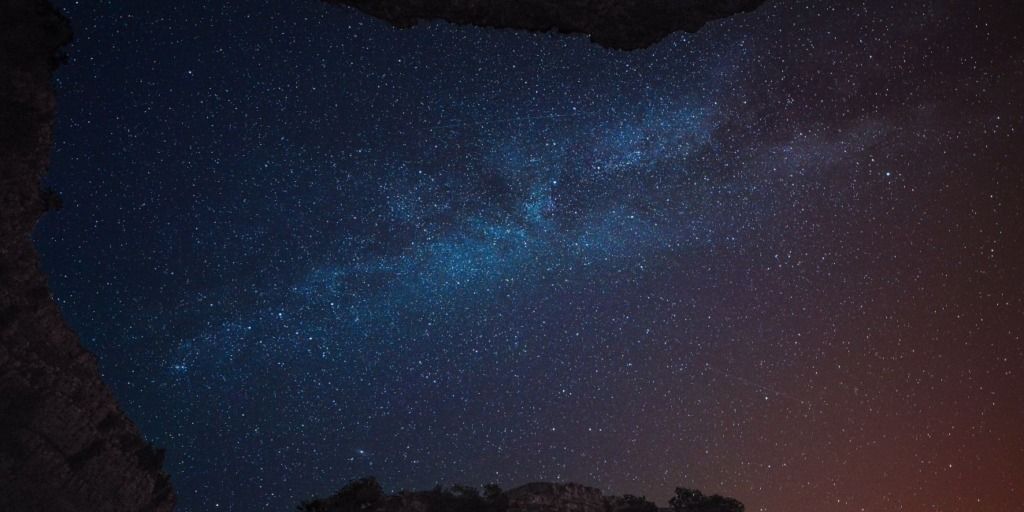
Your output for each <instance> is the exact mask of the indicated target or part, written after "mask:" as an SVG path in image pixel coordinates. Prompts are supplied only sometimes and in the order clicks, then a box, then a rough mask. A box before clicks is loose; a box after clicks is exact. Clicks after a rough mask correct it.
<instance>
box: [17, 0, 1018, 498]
mask: <svg viewBox="0 0 1024 512" xmlns="http://www.w3.org/2000/svg"><path fill="white" fill-rule="evenodd" d="M58 3H59V4H62V7H63V8H64V9H65V10H66V12H67V13H68V14H69V16H70V17H71V19H72V20H73V22H74V25H75V30H76V42H75V44H74V45H73V46H72V47H71V49H70V54H71V62H70V64H69V65H68V66H66V67H65V68H62V70H61V71H60V73H59V74H58V91H59V93H60V102H61V103H60V118H59V123H58V133H57V136H58V139H57V149H56V154H55V156H54V164H53V166H52V170H51V177H50V180H49V181H50V184H51V185H52V186H53V187H54V188H55V189H56V190H58V191H59V192H60V193H61V194H62V196H63V198H64V200H65V203H66V206H65V208H64V210H63V211H62V212H60V213H57V214H54V215H50V216H49V217H47V218H46V220H45V221H44V222H43V223H42V225H41V226H40V228H39V229H38V230H37V233H36V238H37V240H38V243H39V245H40V248H41V251H42V253H43V256H44V258H45V262H46V267H47V270H48V271H49V273H50V275H51V279H52V284H53V289H54V293H55V296H56V298H57V299H58V301H59V302H60V303H61V304H62V307H63V310H64V312H65V314H66V316H67V317H68V318H69V320H70V321H71V323H72V325H73V326H74V327H75V328H76V330H77V331H78V332H79V333H80V334H81V336H82V338H83V341H84V342H85V344H86V346H87V347H89V348H90V349H91V350H92V351H94V352H95V353H96V354H97V357H98V358H99V361H100V363H101V366H102V368H103V370H104V374H105V378H106V380H107V381H108V382H109V383H110V385H111V386H112V387H113V388H114V389H115V391H116V393H117V395H118V397H119V399H120V400H121V401H122V403H123V405H124V407H125V409H126V411H127V412H128V414H129V415H130V416H131V417H132V418H133V419H134V420H135V421H136V422H137V423H138V424H139V426H140V428H141V430H142V431H143V433H144V434H145V436H146V437H147V439H148V440H150V441H151V442H153V443H155V444H156V445H158V446H161V447H164V448H166V449H167V465H168V469H169V471H170V473H171V475H172V481H173V483H174V485H175V486H176V489H177V492H178V494H179V501H180V507H179V508H180V510H188V511H191V510H197V511H198V510H213V509H214V508H215V507H219V508H220V509H227V510H264V509H266V510H285V509H289V508H291V507H292V506H294V504H296V503H297V502H298V501H299V500H302V499H306V498H308V497H310V496H312V495H314V494H324V493H328V492H330V491H332V490H334V489H336V488H337V487H340V486H341V485H342V484H344V483H345V481H347V480H348V479H350V478H355V477H359V476H363V475H368V474H373V475H376V476H377V477H378V478H379V479H380V480H381V481H382V482H384V483H385V485H386V486H388V487H391V488H395V489H397V488H423V487H428V486H433V485H434V484H435V483H453V482H462V483H468V484H482V483H487V482H498V483H500V484H502V485H505V486H513V485H518V484H520V483H523V482H526V481H534V480H565V481H577V482H582V483H586V484H591V485H596V486H599V487H601V488H603V489H605V490H606V491H608V492H616V493H623V492H628V493H634V494H646V495H647V496H648V497H649V498H651V499H655V500H658V501H663V500H664V499H665V498H666V497H667V496H668V494H669V493H670V492H671V489H672V487H674V486H676V485H689V486H694V487H699V488H702V489H704V490H706V491H711V492H721V493H724V494H728V495H733V496H736V497H738V498H740V499H742V500H743V501H744V502H746V503H747V505H748V509H749V510H766V511H779V512H781V511H787V510H832V511H837V512H842V511H859V510H907V511H929V510H965V509H967V508H974V507H976V506H977V507H980V508H978V509H979V510H980V509H985V510H1008V509H1010V508H1012V507H1013V506H1015V504H1016V503H1019V502H1020V500H1021V499H1022V498H1024V495H1022V492H1024V489H1021V488H1020V482H1021V481H1022V479H1024V442H1021V439H1020V431H1019V425H1020V424H1021V422H1022V421H1024V396H1022V394H1021V392H1020V390H1021V389H1024V381H1022V373H1024V372H1022V371H1021V369H1020V368H1021V367H1022V366H1024V348H1022V346H1024V344H1022V340H1021V333H1022V330H1024V319H1022V317H1024V313H1022V312H1024V302H1022V293H1021V290H1020V285H1019V283H1020V282H1024V281H1022V279H1024V268H1022V264H1021V263H1020V262H1021V261H1024V242H1022V239H1021V232H1022V222H1021V221H1022V214H1024V211H1022V207H1021V204H1022V203H1024V201H1022V200H1024V193H1022V192H1024V179H1022V177H1021V172H1020V171H1021V169H1022V163H1024V149H1022V147H1024V146H1022V145H1021V144H1020V133H1019V131H1020V123H1021V118H1022V117H1021V116H1022V112H1024V109H1022V104H1021V102H1020V100H1019V99H1018V98H1019V97H1021V96H1024V91H1022V90H1021V84H1022V83H1024V82H1022V79H1024V76H1022V74H1024V73H1022V71H1024V65H1022V62H1024V60H1022V57H1024V52H1022V51H1021V48H1024V44H1021V43H1022V41H1020V39H1019V38H1017V37H1016V36H1014V35H1013V33H1014V27H1016V26H1017V21H1015V20H1018V21H1019V20H1020V19H1021V16H1020V13H1019V12H1008V11H1006V10H1005V8H1003V9H1004V10H997V9H996V8H995V7H986V6H984V5H982V4H972V5H970V6H966V5H960V6H956V5H954V4H955V3H954V2H949V3H944V2H930V3H928V5H926V6H917V7H913V6H910V7H898V8H897V7H893V6H891V5H889V3H888V2H881V1H879V2H866V3H863V4H862V3H859V2H851V3H844V4H843V6H842V7H837V6H836V5H835V3H833V2H809V1H808V2H769V3H768V5H765V6H763V7H762V8H761V9H759V10H757V11H755V12H754V13H752V14H747V15H740V16H736V17H733V18H729V19H727V20H722V21H718V22H715V23H712V24H710V25H708V26H707V27H705V29H703V30H702V31H701V32H699V33H698V34H694V35H675V36H672V37H670V38H668V39H667V40H666V41H665V42H663V43H662V44H659V45H657V46H656V47H654V48H652V49H648V50H641V51H636V52H630V53H624V52H617V51H612V50H607V49H603V48H600V47H597V46H595V45H592V44H589V43H588V42H586V40H585V39H582V38H578V37H565V36H558V35H553V34H527V33H519V32H510V31H497V30H482V29H475V28H470V27H454V26H451V25H446V24H443V23H436V24H425V25H422V26H419V27H417V28H415V29H410V30H395V29H393V28H391V27H389V26H387V25H385V24H384V23H381V22H378V21H376V20H373V19H371V18H367V17H365V16H363V15H361V14H359V13H357V12H355V11H352V10H349V9H347V8H331V7H328V6H323V5H320V4H319V3H318V2H315V1H312V0H309V1H303V2H291V3H280V2H263V1H259V2H227V3H225V5H217V6H215V7H212V6H203V5H200V4H201V3H200V2H195V4H196V5H186V4H182V3H174V5H166V4H167V3H166V2H150V1H145V2H132V3H131V5H130V6H124V5H120V4H116V3H107V2H102V3H96V4H90V5H80V4H78V3H77V2H70V1H62V2H58ZM965 42H966V43H965ZM978 503H981V504H982V505H978ZM901 507H902V508H901Z"/></svg>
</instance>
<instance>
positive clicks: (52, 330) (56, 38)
mask: <svg viewBox="0 0 1024 512" xmlns="http://www.w3.org/2000/svg"><path fill="white" fill-rule="evenodd" d="M70 39H71V31H70V29H69V27H68V23H67V22H66V20H65V19H64V18H63V17H62V16H61V15H60V14H59V13H57V11H55V10H54V9H53V8H52V7H51V6H50V5H49V3H48V2H46V1H45V0H0V510H3V511H11V512H16V511H37V510H45V511H48V512H54V511H58V512H59V511H129V510H130V511H169V510H171V509H172V508H173V503H174V495H173V493H172V491H171V486H170V483H169V480H168V477H167V475H166V474H165V473H164V472H163V471H162V469H161V461H162V458H163V456H162V453H161V452H160V451H158V450H156V449H154V448H153V447H152V446H150V445H148V444H146V442H144V441H143V439H142V437H141V436H140V435H139V432H138V430H137V429H136V428H135V425H133V424H132V423H131V421H129V420H128V419H127V418H126V417H125V415H124V413H122V412H121V410H120V409H119V408H118V405H117V402H116V401H115V400H114V397H113V395H112V394H111V392H110V390H109V389H108V388H107V387H106V385H104V384H103V382H102V381H101V380H100V372H99V369H98V367H97V365H96V361H95V359H94V358H93V356H92V355H91V354H89V353H88V352H87V351H86V350H85V349H83V348H82V346H81V344H80V343H79V340H78V338H77V336H76V335H75V334H74V333H73V332H72V331H71V329H70V328H69V327H68V325H67V324H66V323H65V321H64V320H63V319H62V318H61V315H60V311H59V310H58V308H57V305H56V304H55V303H54V301H53V299H52V298H51V296H50V292H49V289H48V288H47V282H46V278H45V276H44V275H43V273H42V272H41V270H40V267H39V260H38V257H37V254H36V252H35V249H34V248H33V247H32V241H31V239H30V233H31V231H32V229H33V227H34V226H35V224H36V221H38V219H39V217H40V216H41V215H42V214H43V213H45V212H46V211H47V210H50V209H54V208H57V207H59V206H60V201H59V199H58V198H57V197H56V195H55V194H53V193H51V192H49V191H47V190H46V189H44V188H43V187H42V184H41V179H42V176H43V174H44V173H45V172H46V168H47V166H48V164H49V155H50V150H51V149H52V145H53V144H52V134H53V117H54V108H55V106H54V93H53V88H52V84H51V79H52V74H53V71H54V70H55V69H56V67H57V65H58V64H59V62H60V59H59V55H60V49H61V47H63V46H64V45H65V44H67V43H68V41H69V40H70Z"/></svg>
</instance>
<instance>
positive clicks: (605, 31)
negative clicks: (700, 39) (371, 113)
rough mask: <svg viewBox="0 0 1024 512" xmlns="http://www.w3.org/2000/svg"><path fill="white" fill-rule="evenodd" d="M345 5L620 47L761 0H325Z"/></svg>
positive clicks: (690, 27) (404, 18)
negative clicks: (585, 37) (563, 35)
mask: <svg viewBox="0 0 1024 512" xmlns="http://www.w3.org/2000/svg"><path fill="white" fill-rule="evenodd" d="M325 1H326V2H328V3H332V4H348V5H351V6H354V7H356V8H358V9H360V10H362V11H364V12H366V13H368V14H370V15H372V16H376V17H378V18H381V19H383V20H386V21H388V22H390V23H392V24H393V25H395V26H399V27H409V26H412V25H415V24H416V23H417V22H418V21H420V20H445V21H450V22H452V23H459V24H467V25H477V26H481V27H495V28H515V29H524V30H532V31H550V30H557V31H559V32H563V33H572V34H586V35H588V36H590V39H591V40H592V41H594V42H595V43H597V44H600V45H602V46H606V47H609V48H616V49H620V50H634V49H637V48H645V47H647V46H650V45H652V44H654V43H656V42H658V41H660V40H661V39H663V38H664V37H665V36H667V35H669V34H671V33H673V32H676V31H679V30H683V31H686V32H696V31H697V30H698V29H700V28H701V27H702V26H704V24H705V23H707V22H709V21H712V20H716V19H719V18H724V17H727V16H731V15H733V14H736V13H739V12H745V11H751V10H753V9H755V8H756V7H757V6H759V5H761V4H762V3H763V2H764V0H519V1H515V2H510V1H508V0H325Z"/></svg>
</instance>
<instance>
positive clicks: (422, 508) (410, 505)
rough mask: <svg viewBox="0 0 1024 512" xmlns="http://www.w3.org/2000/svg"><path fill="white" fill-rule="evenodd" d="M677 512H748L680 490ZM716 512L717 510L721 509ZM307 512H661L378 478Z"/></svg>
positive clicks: (566, 492)
mask: <svg viewBox="0 0 1024 512" xmlns="http://www.w3.org/2000/svg"><path fill="white" fill-rule="evenodd" d="M671 504H672V506H673V508H672V509H671V510H673V511H674V512H743V504H742V503H740V502H738V501H736V500H734V499H732V498H725V497H722V496H719V495H717V494H716V495H714V496H710V497H708V496H704V495H703V494H702V493H701V492H700V491H694V490H690V489H685V488H678V489H676V496H675V497H673V498H672V501H671ZM716 507H717V508H716ZM298 510H300V511H302V512H356V511H365V512H657V511H659V510H670V509H659V508H658V507H657V506H656V505H655V504H654V503H652V502H650V501H647V498H645V497H642V496H631V495H628V494H627V495H625V496H605V495H603V494H602V493H601V490H600V489H597V488H594V487H587V486H585V485H580V484H574V483H564V484H563V483H549V482H534V483H529V484H526V485H522V486H519V487H516V488H515V489H511V490H508V491H505V492H502V491H501V489H500V488H498V487H497V486H496V485H488V486H484V492H483V493H480V491H479V490H478V489H476V488H474V487H466V486H461V485H456V486H453V487H450V488H447V489H445V488H442V487H435V488H434V489H433V490H430V491H419V492H408V491H403V492H400V493H398V494H395V495H386V494H384V491H383V490H382V488H381V486H380V483H378V482H377V480H376V479H374V478H373V477H366V478H361V479H359V480H353V481H351V482H349V483H348V484H347V485H346V486H345V487H343V488H342V489H341V490H340V491H338V492H337V493H336V494H334V495H333V496H330V497H328V498H322V499H313V500H310V501H307V502H304V503H302V504H300V505H299V506H298Z"/></svg>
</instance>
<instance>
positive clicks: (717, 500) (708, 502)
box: [668, 487, 744, 512]
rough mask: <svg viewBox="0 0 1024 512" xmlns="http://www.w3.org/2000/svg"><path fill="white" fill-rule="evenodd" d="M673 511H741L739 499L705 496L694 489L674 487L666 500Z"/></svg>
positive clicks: (742, 509) (741, 506) (716, 495)
mask: <svg viewBox="0 0 1024 512" xmlns="http://www.w3.org/2000/svg"><path fill="white" fill-rule="evenodd" d="M668 504H669V505H670V506H671V507H672V510H674V511H675V512H743V511H744V507H743V504H742V503H740V502H739V501H737V500H735V499H732V498H726V497H725V496H720V495H718V494H715V495H713V496H705V495H704V493H702V492H700V491H698V490H696V489H687V488H685V487H676V495H675V496H673V497H672V499H670V500H668Z"/></svg>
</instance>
